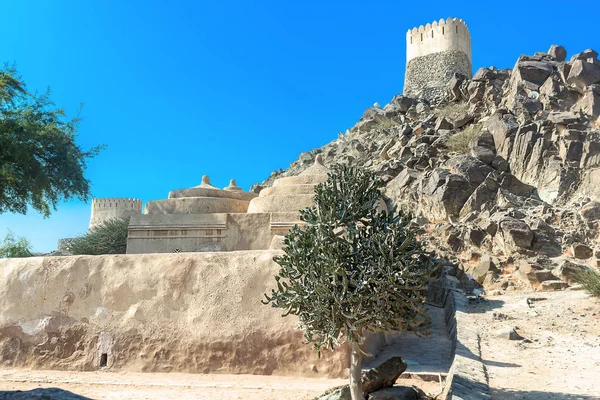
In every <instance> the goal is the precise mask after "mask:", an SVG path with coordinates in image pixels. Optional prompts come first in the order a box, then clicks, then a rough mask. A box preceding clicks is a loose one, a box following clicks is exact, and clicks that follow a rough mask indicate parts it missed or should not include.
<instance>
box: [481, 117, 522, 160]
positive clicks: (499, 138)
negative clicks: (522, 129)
mask: <svg viewBox="0 0 600 400" xmlns="http://www.w3.org/2000/svg"><path fill="white" fill-rule="evenodd" d="M484 127H485V128H486V129H487V130H488V131H489V132H490V133H491V134H492V136H493V138H494V145H495V146H496V151H497V152H498V154H500V155H501V156H503V157H504V158H508V155H509V154H510V150H511V148H512V142H510V141H509V140H508V138H510V137H511V136H513V135H514V134H515V133H516V132H517V129H519V124H518V123H517V121H516V120H515V119H514V116H512V115H510V114H505V115H502V114H500V113H496V114H494V115H492V116H491V117H490V118H489V119H488V120H487V121H485V123H484Z"/></svg>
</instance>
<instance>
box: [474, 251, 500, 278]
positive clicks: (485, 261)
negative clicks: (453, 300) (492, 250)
mask: <svg viewBox="0 0 600 400" xmlns="http://www.w3.org/2000/svg"><path fill="white" fill-rule="evenodd" d="M488 272H494V273H499V272H500V270H499V269H498V268H497V267H496V265H495V264H494V262H493V261H492V258H491V257H490V256H489V255H488V254H484V255H483V256H482V257H481V259H480V260H479V264H477V266H476V267H475V268H473V269H471V270H470V273H471V275H472V276H473V279H475V280H476V281H477V282H479V283H483V280H484V279H485V277H486V275H487V274H488Z"/></svg>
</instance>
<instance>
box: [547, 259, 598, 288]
mask: <svg viewBox="0 0 600 400" xmlns="http://www.w3.org/2000/svg"><path fill="white" fill-rule="evenodd" d="M589 269H590V268H589V267H588V266H586V265H581V264H576V263H574V262H571V261H569V260H565V261H563V263H562V264H561V265H560V266H559V267H558V268H555V269H554V271H553V272H554V275H556V276H558V277H559V278H561V279H562V280H563V281H566V282H568V283H569V284H573V283H576V279H577V275H579V274H580V273H581V272H584V271H588V270H589Z"/></svg>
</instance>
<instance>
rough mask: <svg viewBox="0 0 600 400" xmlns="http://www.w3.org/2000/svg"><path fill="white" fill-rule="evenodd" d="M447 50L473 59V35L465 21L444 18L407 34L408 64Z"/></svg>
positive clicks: (470, 60)
mask: <svg viewBox="0 0 600 400" xmlns="http://www.w3.org/2000/svg"><path fill="white" fill-rule="evenodd" d="M447 50H460V51H462V52H463V53H465V55H466V56H467V58H468V59H469V62H471V63H472V59H471V34H470V33H469V28H468V27H467V24H466V23H465V21H463V20H462V19H459V18H448V19H446V20H444V19H443V18H442V19H440V20H439V21H434V22H433V23H431V24H427V25H425V26H423V25H421V26H419V27H418V28H412V29H409V30H408V32H406V64H407V65H408V62H409V61H410V60H412V59H413V58H416V57H422V56H426V55H428V54H432V53H439V52H442V51H447Z"/></svg>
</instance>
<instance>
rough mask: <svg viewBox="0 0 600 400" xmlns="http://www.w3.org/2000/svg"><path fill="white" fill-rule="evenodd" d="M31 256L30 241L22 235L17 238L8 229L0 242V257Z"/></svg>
mask: <svg viewBox="0 0 600 400" xmlns="http://www.w3.org/2000/svg"><path fill="white" fill-rule="evenodd" d="M17 257H33V253H32V252H31V243H29V240H27V238H24V237H19V238H17V237H16V236H15V234H14V233H12V232H11V231H10V230H9V231H8V233H7V234H6V236H5V237H4V240H2V243H0V258H17Z"/></svg>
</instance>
